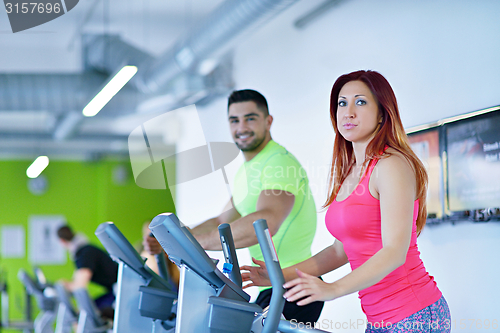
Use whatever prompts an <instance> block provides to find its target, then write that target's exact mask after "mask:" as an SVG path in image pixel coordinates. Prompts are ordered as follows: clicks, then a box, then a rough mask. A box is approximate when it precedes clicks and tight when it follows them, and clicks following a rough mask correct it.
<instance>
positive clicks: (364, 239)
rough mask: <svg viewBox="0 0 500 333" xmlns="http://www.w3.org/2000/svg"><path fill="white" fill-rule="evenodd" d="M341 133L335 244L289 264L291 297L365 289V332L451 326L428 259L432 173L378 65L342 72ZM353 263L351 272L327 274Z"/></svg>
mask: <svg viewBox="0 0 500 333" xmlns="http://www.w3.org/2000/svg"><path fill="white" fill-rule="evenodd" d="M330 116H331V121H332V124H333V128H334V131H335V134H336V135H335V142H334V147H333V161H332V167H331V171H330V181H329V193H330V195H329V196H328V198H327V200H326V203H325V205H324V207H328V210H327V213H326V217H325V220H326V226H327V228H328V230H329V231H330V232H331V234H332V235H333V236H334V237H335V238H336V240H335V241H334V243H333V244H332V245H331V246H329V247H327V248H326V249H324V250H323V251H321V252H319V253H318V254H316V255H315V256H313V257H311V258H310V259H308V260H306V261H303V262H301V263H299V264H297V265H294V266H291V267H288V268H285V269H284V270H283V273H284V275H285V281H287V282H286V283H285V285H284V287H285V288H287V289H288V291H287V292H286V293H285V295H284V296H285V297H286V298H287V300H288V301H297V300H300V301H299V302H297V304H298V305H305V304H309V303H310V302H314V301H319V300H321V301H326V300H333V299H336V298H339V297H342V296H344V295H347V294H351V293H353V292H359V298H360V299H361V306H362V309H363V312H364V313H365V314H366V316H367V321H368V324H367V329H366V332H370V333H371V332H378V333H382V332H449V331H450V327H451V322H450V312H449V309H448V305H447V303H446V300H445V299H444V297H443V296H442V294H441V292H440V290H439V289H438V288H437V286H436V283H435V281H434V278H433V277H432V276H430V275H429V274H428V273H427V271H426V270H425V267H424V265H423V263H422V260H421V259H420V252H419V251H418V247H417V236H418V235H419V234H420V232H421V231H422V228H423V226H424V224H425V220H426V216H427V210H426V192H427V173H426V171H425V168H424V166H423V165H422V163H421V162H420V160H419V159H418V158H417V156H416V155H415V153H414V152H413V151H412V150H411V148H410V145H409V143H408V139H407V136H406V134H405V131H404V128H403V125H402V122H401V118H400V115H399V110H398V105H397V101H396V97H395V95H394V91H393V90H392V88H391V86H390V84H389V82H387V80H386V79H385V78H384V77H383V76H382V75H381V74H380V73H377V72H375V71H356V72H352V73H349V74H345V75H342V76H340V77H339V78H338V79H337V81H336V82H335V84H334V85H333V88H332V93H331V97H330ZM348 262H349V263H350V265H351V268H352V272H350V273H349V274H347V275H346V276H344V277H343V278H341V279H339V280H337V281H335V282H333V283H327V282H323V281H322V280H320V279H318V278H317V277H318V276H321V275H323V274H325V273H328V272H330V271H333V270H335V269H337V268H338V267H341V266H343V265H344V264H346V263H348ZM254 263H255V264H257V265H258V266H243V267H242V269H245V270H247V271H248V272H246V273H244V274H243V278H244V280H245V281H251V282H250V283H249V284H248V285H247V286H252V285H269V281H268V278H267V272H266V270H265V265H264V263H263V262H261V261H257V260H254Z"/></svg>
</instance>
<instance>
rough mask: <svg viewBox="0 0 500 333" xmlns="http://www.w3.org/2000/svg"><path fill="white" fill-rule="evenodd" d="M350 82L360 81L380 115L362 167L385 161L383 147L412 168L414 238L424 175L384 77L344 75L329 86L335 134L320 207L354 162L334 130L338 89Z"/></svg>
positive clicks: (421, 219)
mask: <svg viewBox="0 0 500 333" xmlns="http://www.w3.org/2000/svg"><path fill="white" fill-rule="evenodd" d="M350 81H361V82H363V83H364V84H366V85H367V86H368V88H369V89H370V91H371V92H372V94H373V96H374V97H375V99H376V101H377V102H378V107H379V111H380V113H381V115H382V123H381V125H380V127H379V130H378V132H377V133H376V134H375V137H374V138H373V140H372V141H371V142H370V143H369V144H368V146H367V148H366V160H365V161H364V166H365V167H366V166H367V164H368V163H369V161H371V160H374V159H381V158H385V157H388V156H389V155H390V154H389V153H386V152H384V151H385V147H386V146H388V147H391V148H392V149H394V150H396V151H398V152H400V153H401V154H402V155H403V156H404V157H405V158H406V159H407V160H408V161H409V162H410V164H411V165H412V166H413V169H414V171H415V176H416V180H417V182H416V183H417V193H416V195H417V199H418V200H419V209H418V216H417V235H418V234H420V232H421V231H422V228H423V227H424V225H425V221H426V219H427V205H426V194H427V172H426V170H425V168H424V166H423V164H422V162H421V161H420V159H419V158H418V157H417V155H415V153H414V152H413V150H412V149H411V148H410V144H409V142H408V137H407V136H406V133H405V131H404V128H403V124H402V122H401V118H400V116H399V109H398V103H397V101H396V96H395V95H394V91H393V90H392V88H391V86H390V84H389V82H388V81H387V80H386V79H385V77H383V76H382V75H381V74H380V73H378V72H375V71H364V70H362V71H356V72H352V73H349V74H345V75H342V76H340V77H339V78H338V79H337V81H335V83H334V84H333V87H332V93H331V95H330V118H331V121H332V125H333V130H334V131H335V141H334V145H333V157H332V166H331V169H330V175H329V184H328V193H330V194H329V196H328V198H327V200H326V203H325V204H324V205H323V207H327V206H328V205H330V204H331V203H332V202H333V200H335V197H336V195H337V193H338V192H339V189H340V186H341V185H342V183H343V181H344V180H345V179H346V177H347V176H348V174H349V170H350V168H351V166H352V165H353V164H354V163H355V162H356V158H355V156H354V153H353V148H352V143H351V142H349V141H347V140H345V139H344V138H343V137H342V135H341V134H340V133H339V131H338V128H337V105H338V96H339V93H340V90H341V89H342V87H343V86H344V85H345V84H346V83H348V82H350Z"/></svg>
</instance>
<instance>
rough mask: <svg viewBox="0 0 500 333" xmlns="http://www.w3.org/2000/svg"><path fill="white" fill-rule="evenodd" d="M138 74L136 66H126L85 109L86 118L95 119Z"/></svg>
mask: <svg viewBox="0 0 500 333" xmlns="http://www.w3.org/2000/svg"><path fill="white" fill-rule="evenodd" d="M135 73H137V67H136V66H124V67H123V68H122V69H120V71H119V72H118V73H116V75H115V76H114V77H113V78H112V79H111V80H110V81H109V82H108V84H106V85H105V86H104V88H102V90H101V91H100V92H99V93H98V94H97V95H95V97H94V98H92V100H91V101H90V102H89V104H87V106H86V107H85V108H84V109H83V112H82V113H83V115H84V116H85V117H93V116H95V115H96V114H97V113H99V111H101V109H102V108H103V107H104V106H105V105H106V104H108V102H109V101H110V100H111V98H113V96H115V95H116V94H117V93H118V92H119V91H120V89H122V88H123V86H124V85H125V84H127V82H128V81H130V79H131V78H132V77H133V76H134V75H135Z"/></svg>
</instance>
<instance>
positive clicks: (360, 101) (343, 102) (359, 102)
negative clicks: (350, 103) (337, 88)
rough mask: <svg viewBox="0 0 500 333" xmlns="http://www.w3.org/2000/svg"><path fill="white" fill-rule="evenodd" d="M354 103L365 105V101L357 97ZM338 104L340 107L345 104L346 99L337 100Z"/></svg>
mask: <svg viewBox="0 0 500 333" xmlns="http://www.w3.org/2000/svg"><path fill="white" fill-rule="evenodd" d="M356 105H366V101H365V100H364V99H357V100H356ZM338 106H340V107H344V106H347V101H345V100H341V101H339V103H338Z"/></svg>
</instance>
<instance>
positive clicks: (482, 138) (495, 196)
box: [446, 113, 500, 211]
mask: <svg viewBox="0 0 500 333" xmlns="http://www.w3.org/2000/svg"><path fill="white" fill-rule="evenodd" d="M499 128H500V113H496V114H494V115H491V116H489V117H484V118H479V119H470V120H467V121H463V122H459V123H457V124H450V125H448V127H447V131H446V136H447V142H448V189H449V190H448V191H449V194H448V195H449V202H450V210H451V211H464V210H475V209H482V208H497V207H499V206H500V177H499V176H498V175H499V174H500V132H499Z"/></svg>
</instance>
